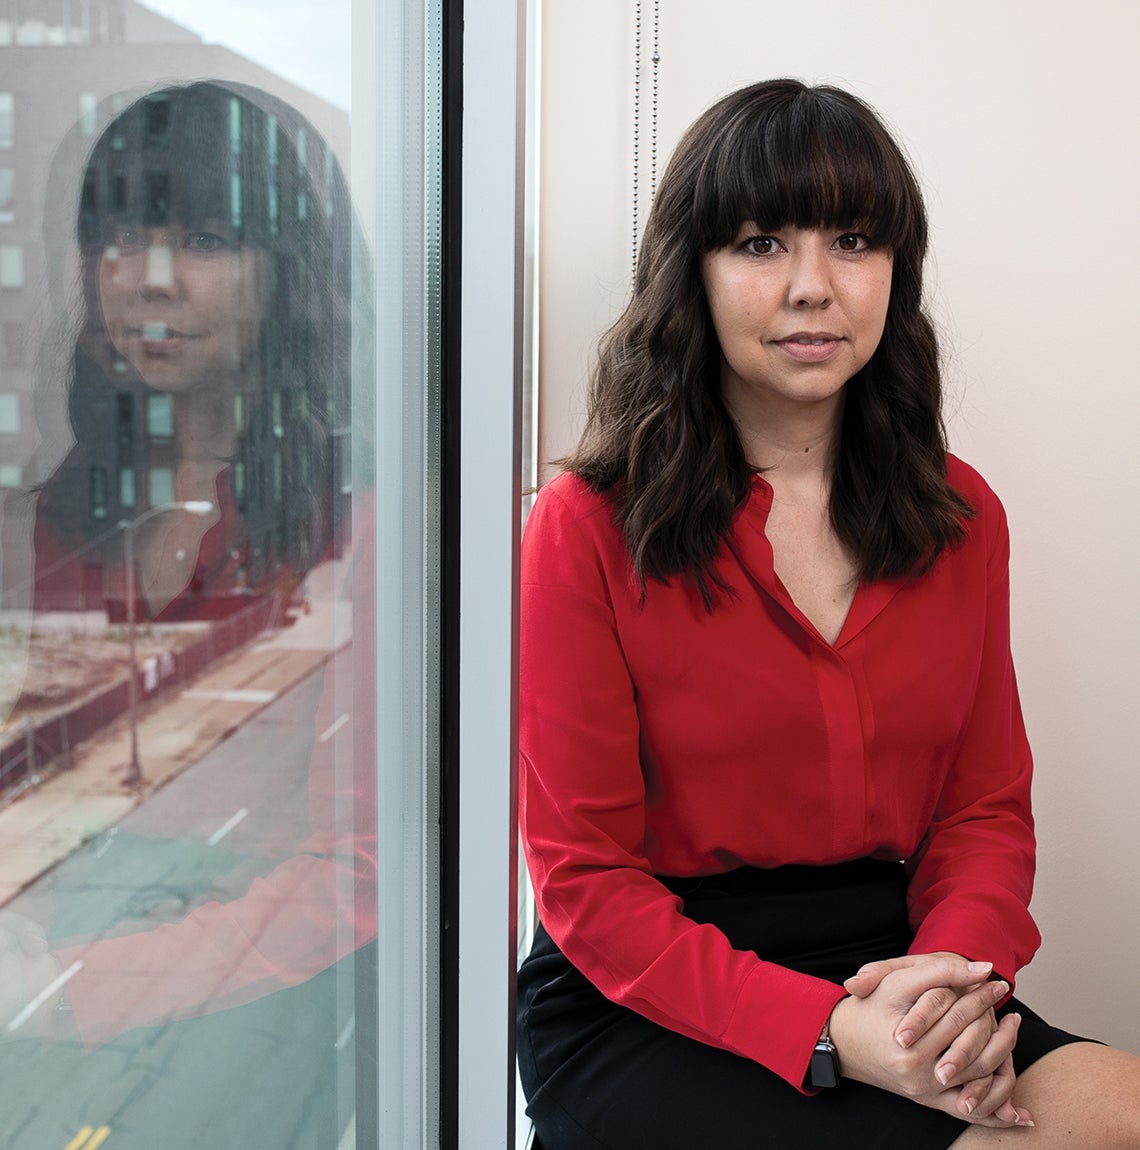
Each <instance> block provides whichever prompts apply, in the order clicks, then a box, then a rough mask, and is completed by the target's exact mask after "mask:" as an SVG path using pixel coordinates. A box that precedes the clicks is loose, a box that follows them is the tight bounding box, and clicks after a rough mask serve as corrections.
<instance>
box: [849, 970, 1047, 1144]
mask: <svg viewBox="0 0 1140 1150" xmlns="http://www.w3.org/2000/svg"><path fill="white" fill-rule="evenodd" d="M992 971H993V967H992V965H991V964H990V963H980V962H968V961H967V960H966V959H965V958H963V957H962V956H961V955H957V954H950V953H948V952H938V953H935V954H915V955H904V956H902V957H900V958H892V959H886V960H884V961H882V962H873V963H869V964H868V965H867V966H865V967H863V968H862V969H861V970H860V971H859V972H858V973H857V974H855V975H854V976H853V977H851V978H849V979H848V980H847V981H846V982H845V983H844V988H845V989H846V990H847V992H848V994H849V995H850V997H848V998H845V999H843V1000H842V1001H841V1002H839V1004H838V1005H837V1006H836V1007H835V1010H834V1011H833V1012H832V1015H831V1036H832V1038H833V1039H834V1041H835V1045H836V1046H837V1047H838V1049H839V1051H840V1055H841V1058H842V1065H843V1074H844V1076H845V1077H847V1078H853V1079H855V1080H857V1081H860V1082H866V1083H869V1084H870V1085H872V1086H878V1087H880V1088H882V1089H884V1090H889V1091H891V1092H892V1093H894V1094H901V1095H903V1096H905V1097H908V1098H912V1099H914V1101H916V1102H919V1103H921V1104H922V1105H924V1106H930V1107H932V1108H934V1109H936V1110H942V1111H944V1112H945V1113H947V1114H952V1115H953V1116H954V1117H956V1118H961V1119H963V1120H965V1121H968V1122H972V1123H975V1124H977V1125H981V1126H994V1127H999V1128H1003V1129H1008V1128H1010V1127H1013V1126H1032V1125H1033V1119H1032V1116H1031V1115H1030V1114H1029V1112H1028V1111H1027V1110H1025V1109H1024V1108H1018V1107H1016V1106H1014V1105H1013V1103H1012V1102H1011V1101H1010V1097H1011V1095H1012V1094H1013V1087H1014V1084H1015V1081H1016V1075H1015V1074H1014V1070H1013V1059H1012V1051H1013V1048H1014V1045H1015V1043H1016V1042H1017V1030H1018V1027H1019V1026H1020V1024H1021V1017H1020V1015H1017V1014H1007V1015H1006V1016H1005V1017H1004V1018H1003V1019H1002V1020H1001V1021H1000V1022H999V1021H998V1020H997V1017H996V1016H995V1014H994V1007H995V1006H996V1005H997V1004H998V1003H999V1002H1000V1001H1001V1000H1002V999H1003V998H1004V997H1005V996H1006V995H1007V994H1008V993H1009V986H1008V984H1007V983H1005V982H1001V981H991V980H990V975H991V974H992Z"/></svg>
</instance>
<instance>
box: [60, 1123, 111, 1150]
mask: <svg viewBox="0 0 1140 1150" xmlns="http://www.w3.org/2000/svg"><path fill="white" fill-rule="evenodd" d="M110 1134H111V1127H110V1126H100V1127H99V1129H98V1130H96V1129H95V1128H94V1127H93V1126H84V1127H83V1129H82V1130H80V1131H79V1133H78V1134H76V1136H75V1137H74V1138H72V1140H71V1141H70V1142H68V1144H67V1145H66V1146H65V1147H64V1150H97V1147H99V1146H102V1145H103V1143H104V1142H106V1141H107V1139H108V1137H110Z"/></svg>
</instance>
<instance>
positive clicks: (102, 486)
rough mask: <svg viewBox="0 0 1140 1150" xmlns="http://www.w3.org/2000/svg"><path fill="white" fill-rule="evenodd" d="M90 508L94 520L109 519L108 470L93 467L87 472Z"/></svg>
mask: <svg viewBox="0 0 1140 1150" xmlns="http://www.w3.org/2000/svg"><path fill="white" fill-rule="evenodd" d="M87 492H88V507H89V508H90V510H91V518H92V519H106V518H107V469H106V468H105V467H98V466H92V467H90V468H88V470H87Z"/></svg>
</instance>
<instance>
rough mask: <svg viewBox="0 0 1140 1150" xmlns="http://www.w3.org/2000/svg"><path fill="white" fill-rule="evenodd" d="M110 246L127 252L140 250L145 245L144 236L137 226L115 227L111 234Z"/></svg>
mask: <svg viewBox="0 0 1140 1150" xmlns="http://www.w3.org/2000/svg"><path fill="white" fill-rule="evenodd" d="M111 246H112V247H116V248H118V249H119V251H120V252H124V253H128V254H129V253H131V252H138V251H142V249H143V248H145V247H146V236H145V235H144V234H143V233H142V231H141V230H140V229H139V228H116V229H115V230H114V232H113V233H112V234H111Z"/></svg>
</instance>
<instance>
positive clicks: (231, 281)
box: [36, 84, 350, 619]
mask: <svg viewBox="0 0 1140 1150" xmlns="http://www.w3.org/2000/svg"><path fill="white" fill-rule="evenodd" d="M251 95H252V94H251V93H249V92H248V91H246V92H244V94H243V90H241V89H236V88H235V89H230V88H223V87H220V86H218V85H214V84H194V85H191V86H190V87H187V88H183V89H171V90H167V91H162V92H157V93H154V94H152V95H149V96H147V97H145V98H144V99H141V100H139V101H138V102H136V103H135V104H133V105H132V106H131V107H130V108H128V109H127V110H126V111H124V112H123V113H121V114H120V115H119V116H118V117H116V119H115V120H114V122H113V123H112V124H111V125H110V127H109V128H108V129H107V131H105V132H104V133H103V135H102V137H101V138H100V140H99V141H98V143H97V144H96V146H95V149H94V151H93V153H92V155H91V158H90V162H89V163H88V165H87V169H86V174H85V176H84V180H83V186H82V205H81V212H80V219H79V239H80V246H81V250H82V274H83V287H84V297H85V304H86V308H85V312H86V316H85V323H84V325H83V328H82V330H81V332H80V335H79V339H78V344H77V348H76V354H75V361H74V369H73V381H72V388H71V393H70V397H69V412H70V418H71V424H72V427H73V428H74V429H75V434H76V443H75V446H74V448H73V450H72V451H71V453H70V455H69V457H68V458H67V459H66V460H65V462H64V464H63V466H62V467H60V468H59V469H58V471H57V472H56V473H55V475H54V476H53V477H52V478H51V480H50V481H49V482H48V483H47V485H46V488H45V491H44V493H43V495H42V497H41V500H40V506H39V509H38V514H37V527H38V530H37V540H36V544H37V567H38V568H39V569H40V571H46V570H48V569H52V573H51V574H49V575H47V576H45V577H42V578H41V579H40V580H38V583H37V602H38V603H39V604H40V605H41V606H47V607H51V606H55V605H58V606H71V605H73V601H74V599H75V596H76V591H77V578H78V575H77V571H76V570H75V569H74V568H72V569H69V568H68V566H67V565H66V564H59V563H58V560H60V559H62V558H63V557H64V556H66V555H67V554H69V553H73V552H75V551H77V550H79V549H80V548H83V547H84V545H85V544H87V543H88V542H89V541H90V540H91V538H92V537H93V536H94V535H96V534H97V533H98V532H99V531H100V530H102V529H104V528H106V527H107V526H109V525H112V524H114V523H116V522H118V521H119V520H120V519H126V520H131V519H134V518H136V517H138V516H139V515H140V514H141V513H143V512H144V511H146V510H147V509H150V508H155V507H159V506H162V505H164V504H170V503H180V502H185V501H194V502H202V501H209V502H211V503H213V504H215V506H216V510H215V512H214V513H213V515H212V517H210V518H206V519H203V518H200V517H195V516H192V515H187V514H185V513H184V512H180V511H178V510H171V511H167V512H164V513H162V514H155V515H153V516H151V517H149V518H148V520H147V521H146V522H145V523H144V524H142V525H141V526H140V528H139V530H138V537H137V544H136V548H135V552H136V556H137V561H138V576H139V584H138V586H139V591H140V596H141V598H142V600H143V605H144V606H145V609H146V613H147V615H148V616H150V617H152V618H158V619H175V618H187V617H200V616H201V615H203V614H215V615H216V614H220V613H222V612H224V611H225V610H226V609H227V607H230V606H233V605H235V604H236V603H239V602H241V601H242V600H240V599H235V598H234V597H235V596H236V595H238V594H239V593H241V592H248V591H250V590H260V589H267V588H270V587H276V588H278V589H283V590H290V589H291V586H292V585H293V584H295V583H296V582H297V581H298V580H299V579H300V578H301V577H303V575H304V572H305V571H306V570H307V568H308V567H310V566H311V565H312V564H313V563H314V562H315V561H316V560H317V559H319V558H320V557H321V556H322V554H324V553H325V552H326V550H327V549H328V546H329V544H330V542H332V540H333V538H334V535H335V533H336V530H337V527H338V525H339V523H340V521H341V519H342V512H343V506H342V498H341V496H340V495H339V484H338V482H337V469H338V467H340V466H341V465H342V461H341V460H340V459H339V451H340V445H341V444H343V443H344V442H345V441H344V439H343V438H342V437H341V436H339V435H337V434H336V433H337V431H338V430H339V429H341V428H343V427H344V426H345V425H346V424H347V394H348V381H347V370H348V356H347V355H346V354H342V355H337V354H335V350H336V349H337V348H338V347H339V346H340V342H339V341H341V340H343V339H344V338H345V337H346V336H347V331H348V329H347V326H346V325H347V317H348V307H349V293H350V283H349V275H350V263H349V253H348V251H347V249H346V245H345V244H344V243H343V242H341V243H337V242H335V241H336V235H335V233H336V231H337V229H338V228H344V227H345V226H346V224H345V221H346V219H347V216H348V200H347V195H346V193H345V188H344V184H343V181H342V179H341V178H340V175H339V169H338V168H337V166H336V164H335V162H334V160H333V157H332V154H331V152H330V151H329V150H328V149H327V147H326V146H325V145H324V143H323V141H322V140H321V138H320V137H319V136H318V135H317V134H316V133H315V132H314V131H313V130H312V129H311V128H308V127H307V126H306V125H304V124H303V123H302V121H301V120H300V118H299V117H298V116H297V115H296V114H295V113H293V112H291V111H290V110H289V109H287V108H285V107H284V106H283V105H280V104H278V103H277V102H272V101H270V100H269V99H268V98H267V97H263V96H258V97H257V99H256V100H255V99H253V98H251ZM204 532H205V535H203V533H204ZM121 550H122V542H121V539H119V538H116V537H112V538H110V539H109V540H108V541H107V544H106V546H105V547H104V548H103V550H102V551H101V552H99V553H98V558H100V559H102V561H103V568H104V571H105V572H106V573H107V574H106V575H105V576H104V582H105V583H106V585H105V586H104V587H102V588H99V587H98V586H96V587H94V588H93V587H92V582H93V572H92V567H93V560H94V557H93V556H92V555H91V554H90V553H89V552H88V553H85V555H84V566H85V568H86V575H85V579H86V582H87V586H86V588H85V593H86V594H87V595H88V596H92V595H98V593H99V591H100V590H101V591H102V592H103V593H104V594H105V595H106V596H107V597H108V598H110V599H111V600H112V601H114V600H116V599H121V596H122V586H121V580H118V579H117V578H116V576H115V574H114V573H115V571H116V568H117V567H118V566H120V565H121V560H119V559H117V556H118V554H119V552H121ZM69 600H70V601H69ZM93 605H94V604H93Z"/></svg>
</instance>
